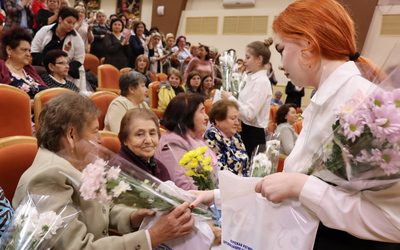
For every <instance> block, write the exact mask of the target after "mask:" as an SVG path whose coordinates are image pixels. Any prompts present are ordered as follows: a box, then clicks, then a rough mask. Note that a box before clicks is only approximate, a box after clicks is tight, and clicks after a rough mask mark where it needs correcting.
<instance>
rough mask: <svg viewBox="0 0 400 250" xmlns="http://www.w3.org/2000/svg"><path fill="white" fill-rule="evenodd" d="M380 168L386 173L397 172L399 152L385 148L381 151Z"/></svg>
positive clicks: (399, 165)
mask: <svg viewBox="0 0 400 250" xmlns="http://www.w3.org/2000/svg"><path fill="white" fill-rule="evenodd" d="M382 160H383V161H382V164H381V168H382V169H383V170H384V171H385V173H386V174H387V175H391V174H397V173H398V172H399V170H400V154H399V152H398V151H397V150H394V149H385V150H383V152H382Z"/></svg>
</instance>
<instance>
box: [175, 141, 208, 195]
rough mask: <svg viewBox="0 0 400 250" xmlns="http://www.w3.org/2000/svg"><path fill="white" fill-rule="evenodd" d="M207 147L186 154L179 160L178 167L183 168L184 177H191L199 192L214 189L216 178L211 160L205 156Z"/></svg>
mask: <svg viewBox="0 0 400 250" xmlns="http://www.w3.org/2000/svg"><path fill="white" fill-rule="evenodd" d="M207 150H208V147H207V146H203V147H199V148H197V149H194V150H190V151H188V152H186V153H185V154H184V155H183V156H182V158H181V159H180V160H179V165H181V166H183V167H184V168H185V170H186V171H185V175H186V176H189V177H191V178H192V179H193V180H194V183H195V184H196V186H197V187H198V189H199V190H213V189H215V188H216V178H215V175H214V168H213V165H212V158H211V156H210V155H207V154H206V152H207Z"/></svg>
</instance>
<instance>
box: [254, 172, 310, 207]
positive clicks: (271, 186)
mask: <svg viewBox="0 0 400 250" xmlns="http://www.w3.org/2000/svg"><path fill="white" fill-rule="evenodd" d="M308 177H309V176H308V175H305V174H300V173H275V174H272V175H268V176H265V177H264V178H263V179H262V180H261V181H260V182H259V183H257V185H256V192H257V193H261V195H262V196H264V197H265V198H267V199H268V200H269V201H271V202H273V203H280V202H282V201H283V200H286V199H290V198H292V199H298V198H299V196H300V193H301V190H302V189H303V187H304V184H305V183H306V181H307V179H308Z"/></svg>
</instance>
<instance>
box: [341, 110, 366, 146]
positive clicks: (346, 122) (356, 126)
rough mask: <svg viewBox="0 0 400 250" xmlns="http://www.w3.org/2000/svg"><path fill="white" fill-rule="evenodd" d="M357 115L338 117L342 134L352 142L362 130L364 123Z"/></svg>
mask: <svg viewBox="0 0 400 250" xmlns="http://www.w3.org/2000/svg"><path fill="white" fill-rule="evenodd" d="M360 118H361V117H360V116H358V115H351V114H349V115H345V116H343V117H342V119H340V124H341V126H342V130H343V135H344V136H346V138H347V139H348V140H351V141H352V142H354V141H355V140H356V139H357V138H358V137H360V135H361V133H362V132H363V131H364V123H363V121H362V120H361V119H360Z"/></svg>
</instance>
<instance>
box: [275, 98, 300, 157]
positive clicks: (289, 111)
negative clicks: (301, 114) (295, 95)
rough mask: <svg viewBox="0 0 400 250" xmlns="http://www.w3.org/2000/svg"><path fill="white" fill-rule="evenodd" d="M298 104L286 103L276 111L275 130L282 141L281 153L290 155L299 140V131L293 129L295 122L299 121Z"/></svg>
mask: <svg viewBox="0 0 400 250" xmlns="http://www.w3.org/2000/svg"><path fill="white" fill-rule="evenodd" d="M297 118H298V117H297V112H296V106H295V105H294V104H284V105H282V106H280V107H279V108H278V111H277V112H276V124H277V125H278V127H277V128H276V130H275V134H277V136H278V139H279V141H280V142H281V148H280V152H281V154H285V155H289V154H290V152H292V149H293V147H294V144H295V143H296V140H297V133H296V132H295V131H294V129H293V124H294V123H295V122H296V121H297Z"/></svg>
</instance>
